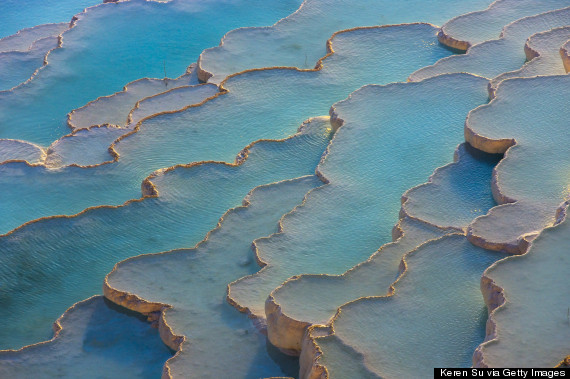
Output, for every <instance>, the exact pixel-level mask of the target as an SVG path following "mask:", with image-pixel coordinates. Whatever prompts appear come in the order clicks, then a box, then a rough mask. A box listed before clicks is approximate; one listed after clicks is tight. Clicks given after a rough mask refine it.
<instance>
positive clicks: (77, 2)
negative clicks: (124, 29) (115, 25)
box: [0, 0, 103, 38]
mask: <svg viewBox="0 0 570 379" xmlns="http://www.w3.org/2000/svg"><path fill="white" fill-rule="evenodd" d="M102 2H103V1H102V0H64V1H61V0H58V1H54V0H48V1H46V0H26V2H25V3H23V2H22V1H20V0H4V1H2V3H0V38H2V37H6V36H9V35H11V34H14V33H16V32H17V31H18V30H20V29H24V28H31V27H33V26H36V25H40V24H49V23H58V22H69V21H71V18H72V17H73V16H74V15H75V14H76V13H79V12H81V11H82V10H83V9H85V8H87V7H90V6H92V5H97V4H100V3H102Z"/></svg>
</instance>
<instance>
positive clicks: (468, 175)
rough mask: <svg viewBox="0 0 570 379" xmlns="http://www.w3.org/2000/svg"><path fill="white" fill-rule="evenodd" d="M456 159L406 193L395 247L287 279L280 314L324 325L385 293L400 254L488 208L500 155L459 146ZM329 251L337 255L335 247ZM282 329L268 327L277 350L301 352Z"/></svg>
mask: <svg viewBox="0 0 570 379" xmlns="http://www.w3.org/2000/svg"><path fill="white" fill-rule="evenodd" d="M456 155H457V162H455V163H453V164H450V165H448V166H445V167H443V168H441V169H438V170H436V172H435V173H434V175H433V176H432V177H431V181H430V183H426V184H422V185H421V186H418V187H416V188H415V189H413V190H410V191H408V192H407V193H406V198H407V201H406V203H404V206H406V207H404V209H405V211H406V213H407V214H408V215H411V216H413V217H415V219H410V218H408V217H406V218H404V219H402V220H401V221H400V222H399V223H398V229H399V230H400V232H399V234H401V237H400V238H399V239H398V240H397V241H396V242H394V243H389V244H387V245H384V246H382V247H381V248H380V249H379V250H378V251H377V252H375V253H374V255H372V256H371V257H370V258H369V259H368V260H367V261H366V262H363V263H361V264H359V265H358V266H356V267H354V268H351V269H350V270H349V271H347V272H345V273H343V274H342V275H341V276H330V275H300V276H299V277H297V278H295V279H290V280H289V281H287V282H286V283H284V284H283V285H281V286H280V287H279V288H278V289H277V290H275V291H273V292H272V297H273V299H274V302H275V303H276V304H279V306H280V307H281V310H282V311H283V313H285V314H286V315H287V316H288V317H291V318H293V319H295V320H298V321H301V322H304V323H308V324H326V323H327V322H328V321H329V320H330V319H331V318H332V317H333V316H334V314H335V313H336V310H337V308H339V307H340V306H342V305H343V304H345V303H348V302H350V301H353V300H355V299H358V298H360V297H363V296H381V295H385V294H387V293H388V292H389V286H390V285H391V284H392V283H393V282H394V280H395V279H396V277H397V274H398V272H399V266H400V261H401V259H402V257H403V256H404V255H405V254H407V253H408V252H410V251H412V250H414V249H415V248H416V247H417V246H419V245H421V244H423V243H424V242H426V241H429V240H432V239H435V238H438V237H441V236H442V235H444V234H446V233H450V232H452V230H450V229H444V227H449V226H454V227H456V228H458V227H461V226H462V225H461V224H457V222H458V221H463V224H464V226H466V225H468V224H470V223H471V222H472V220H473V219H474V218H475V217H477V216H478V215H480V214H485V213H486V212H487V211H488V210H489V209H490V208H491V207H493V206H494V205H495V203H494V201H493V196H492V193H491V186H490V181H491V174H492V170H493V168H494V167H495V165H496V164H497V162H498V161H499V159H500V156H499V155H496V154H493V155H491V154H485V153H482V152H480V151H478V150H475V149H473V148H471V147H469V146H468V145H467V144H462V145H460V146H459V148H458V149H457V151H456ZM430 224H431V225H430ZM436 225H437V226H436ZM438 226H439V227H438ZM335 231H336V232H337V233H338V230H335ZM286 232H287V230H286ZM355 246H358V245H356V244H355ZM341 248H342V247H341ZM328 249H333V253H337V254H340V250H338V251H336V250H335V249H336V248H335V247H334V246H328ZM266 312H267V308H266ZM268 318H269V315H268ZM281 329H282V328H281V326H280V325H278V324H277V325H272V324H271V322H269V338H270V340H271V341H272V342H273V343H274V344H275V345H277V346H283V347H288V348H296V349H300V342H301V337H302V336H298V338H297V341H296V342H297V345H296V346H284V344H285V342H286V341H283V340H282V338H281V337H280V336H279V335H278V333H279V332H280V331H281Z"/></svg>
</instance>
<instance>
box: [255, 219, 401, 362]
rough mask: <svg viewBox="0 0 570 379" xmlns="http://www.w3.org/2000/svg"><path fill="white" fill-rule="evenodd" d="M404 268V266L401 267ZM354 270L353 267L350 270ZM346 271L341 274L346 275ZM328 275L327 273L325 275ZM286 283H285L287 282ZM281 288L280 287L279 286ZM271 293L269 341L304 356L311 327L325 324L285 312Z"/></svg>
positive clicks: (395, 234) (396, 232) (395, 236)
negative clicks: (291, 315) (314, 323)
mask: <svg viewBox="0 0 570 379" xmlns="http://www.w3.org/2000/svg"><path fill="white" fill-rule="evenodd" d="M401 221H402V220H400V221H398V223H397V224H396V225H395V226H394V228H393V229H392V241H393V242H392V243H394V242H396V241H398V240H399V239H400V238H401V237H403V235H404V231H403V230H402V228H401V225H400V224H401ZM385 246H386V245H385ZM380 251H382V248H380V249H379V250H378V252H380ZM378 252H376V253H374V254H373V255H372V257H374V256H375V255H376V254H378ZM366 262H368V261H364V262H363V263H361V264H359V265H357V266H356V267H359V266H361V265H364V264H366ZM400 269H402V267H400ZM352 270H354V268H353V269H351V270H349V271H352ZM345 274H346V273H344V274H342V275H340V276H344V275H345ZM324 276H327V275H324ZM297 278H299V276H298V275H296V276H293V277H291V278H290V279H288V280H287V281H286V282H285V283H287V282H289V281H291V280H295V279H297ZM285 283H284V284H285ZM278 288H280V287H278ZM392 291H393V288H391V287H390V288H387V289H386V292H387V294H388V295H390V294H391V293H392ZM274 292H275V291H273V292H271V294H269V296H268V298H267V300H266V301H265V316H266V323H267V338H268V339H269V342H271V343H272V344H273V345H274V346H276V347H277V348H278V349H279V350H281V351H282V352H283V353H285V354H288V355H293V356H301V357H302V356H303V355H304V354H306V353H305V352H304V349H305V348H306V347H307V346H308V345H307V344H306V342H305V341H304V338H306V334H307V332H308V330H309V329H311V330H315V328H322V327H323V325H313V324H312V323H310V322H308V321H300V320H296V319H294V318H292V317H290V316H288V315H287V314H285V313H283V309H282V307H281V305H280V304H279V303H277V301H276V300H275V297H274V296H273V293H274Z"/></svg>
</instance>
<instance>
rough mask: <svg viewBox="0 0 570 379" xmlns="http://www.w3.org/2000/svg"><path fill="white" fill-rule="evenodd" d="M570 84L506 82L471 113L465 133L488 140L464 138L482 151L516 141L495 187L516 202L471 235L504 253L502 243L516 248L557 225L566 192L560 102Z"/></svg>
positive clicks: (564, 79)
mask: <svg viewBox="0 0 570 379" xmlns="http://www.w3.org/2000/svg"><path fill="white" fill-rule="evenodd" d="M569 81H570V77H568V76H567V75H563V76H545V77H537V78H529V79H511V80H506V81H504V82H503V83H501V85H499V87H498V90H497V94H496V98H495V99H494V100H493V101H492V102H491V103H489V104H488V105H486V106H484V107H480V108H478V109H477V110H475V111H473V112H472V113H471V114H470V115H469V118H468V119H467V121H466V123H467V125H468V127H469V129H470V130H472V131H473V132H475V133H476V134H477V135H479V136H483V137H486V140H485V142H482V143H478V141H479V139H478V137H476V135H473V134H471V133H469V138H468V139H469V140H471V141H472V142H473V143H478V144H479V146H480V148H482V149H487V150H491V149H493V150H499V149H502V150H505V149H506V148H507V147H508V146H510V144H512V142H510V141H512V139H515V140H516V143H517V144H516V146H515V147H513V148H511V149H510V150H509V152H508V153H507V155H506V159H504V160H503V161H502V162H501V163H500V164H499V165H498V166H497V183H496V186H497V187H498V189H499V190H500V192H501V194H502V196H504V197H505V198H506V199H511V201H513V200H517V203H515V204H512V205H504V206H502V207H499V208H496V210H495V211H494V212H492V213H490V214H489V215H488V216H486V217H484V218H481V219H480V220H477V222H476V223H474V225H473V226H472V230H471V233H472V234H474V235H478V236H483V237H484V238H485V239H487V240H488V241H493V243H496V244H498V245H499V246H498V247H499V248H503V249H505V250H507V249H508V246H504V245H505V244H507V245H509V246H519V245H520V243H521V241H520V238H521V236H523V235H526V234H537V233H538V232H539V231H540V230H542V229H543V228H545V227H546V226H550V225H552V224H553V222H554V221H555V216H556V210H557V209H558V207H559V206H560V204H561V203H562V202H564V201H565V200H567V199H568V196H569V194H570V187H569V186H568V175H567V174H566V168H567V167H568V153H567V151H568V150H567V147H566V145H565V144H564V143H560V142H561V141H565V140H566V139H567V138H568V136H567V133H566V131H565V128H564V127H563V124H564V123H565V121H564V120H565V119H567V117H568V109H567V107H565V106H564V105H563V104H565V102H566V101H567V100H568V91H567V90H566V88H567V86H568V83H569ZM521 95H524V96H521ZM497 141H499V142H501V143H499V144H497ZM502 141H504V142H502ZM552 146H557V148H556V149H552V148H551V147H552ZM529 177H531V178H532V180H529ZM511 219H512V220H516V221H515V222H509V221H508V220H511ZM498 225H500V226H501V227H499V228H498Z"/></svg>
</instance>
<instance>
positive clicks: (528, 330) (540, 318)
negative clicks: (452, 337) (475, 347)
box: [481, 221, 570, 367]
mask: <svg viewBox="0 0 570 379" xmlns="http://www.w3.org/2000/svg"><path fill="white" fill-rule="evenodd" d="M569 227H570V224H569V223H568V221H564V222H563V223H562V224H560V225H558V226H556V227H554V228H551V229H547V230H545V231H544V232H543V233H542V234H541V235H540V237H538V238H537V239H536V240H535V241H534V243H533V245H532V248H531V249H530V251H529V253H528V254H526V255H523V256H516V257H509V258H507V259H504V260H502V261H500V262H498V263H497V264H496V265H494V266H492V267H491V268H489V269H488V270H487V272H486V275H487V276H488V277H489V278H490V279H491V280H493V282H494V283H495V284H496V285H498V286H499V287H500V288H502V289H503V290H504V293H505V297H506V298H507V302H506V304H505V305H504V306H502V307H501V308H499V309H497V310H496V311H495V313H494V314H493V322H494V323H495V324H496V326H497V328H496V330H497V335H496V338H495V339H494V340H493V341H489V342H487V343H485V344H483V346H482V350H481V351H482V358H483V361H484V362H485V363H487V364H488V365H489V367H504V366H512V367H515V366H517V367H554V366H556V365H558V363H559V362H561V361H562V360H563V359H564V358H565V357H566V356H567V355H568V348H569V347H570V344H569V343H568V341H569V337H570V328H568V305H567V304H565V302H564V301H560V300H561V299H563V298H564V294H565V293H567V291H568V289H569V288H570V285H569V283H568V277H567V274H568V267H569V265H570V259H569V257H568V253H567V252H568V244H569V243H570V241H569V237H570V233H569ZM545 289H548V290H545ZM533 346H542V348H541V349H538V350H536V351H535V349H533V348H532V347H533ZM522 357H524V358H522Z"/></svg>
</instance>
